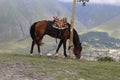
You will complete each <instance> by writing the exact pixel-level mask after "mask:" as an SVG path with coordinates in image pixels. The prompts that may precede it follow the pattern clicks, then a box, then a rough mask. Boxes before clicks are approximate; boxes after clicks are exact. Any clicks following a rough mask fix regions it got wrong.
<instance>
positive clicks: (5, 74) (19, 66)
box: [0, 62, 54, 80]
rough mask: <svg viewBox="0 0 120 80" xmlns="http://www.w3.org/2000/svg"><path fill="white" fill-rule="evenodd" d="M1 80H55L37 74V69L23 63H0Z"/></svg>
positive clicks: (42, 74)
mask: <svg viewBox="0 0 120 80" xmlns="http://www.w3.org/2000/svg"><path fill="white" fill-rule="evenodd" d="M0 80H54V79H53V78H50V77H47V76H46V75H45V74H44V73H37V72H36V69H35V67H32V66H30V65H27V66H26V65H25V64H24V63H22V62H2V63H0Z"/></svg>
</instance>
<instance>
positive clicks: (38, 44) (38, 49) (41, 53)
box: [37, 44, 42, 56]
mask: <svg viewBox="0 0 120 80" xmlns="http://www.w3.org/2000/svg"><path fill="white" fill-rule="evenodd" d="M37 46H38V53H39V55H40V56H41V55H42V53H41V52H40V44H37Z"/></svg>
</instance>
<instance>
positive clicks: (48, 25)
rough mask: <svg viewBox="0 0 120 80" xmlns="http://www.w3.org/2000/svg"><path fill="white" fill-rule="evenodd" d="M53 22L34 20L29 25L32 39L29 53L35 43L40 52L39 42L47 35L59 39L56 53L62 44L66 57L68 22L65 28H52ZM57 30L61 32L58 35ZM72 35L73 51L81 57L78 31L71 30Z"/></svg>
mask: <svg viewBox="0 0 120 80" xmlns="http://www.w3.org/2000/svg"><path fill="white" fill-rule="evenodd" d="M53 24H54V21H47V20H43V21H38V22H35V23H34V24H33V25H32V26H31V28H30V35H31V38H32V40H33V41H32V45H31V50H30V53H31V54H32V53H33V48H34V45H35V44H37V46H38V52H39V53H40V44H41V41H42V38H43V37H44V35H49V36H51V37H54V38H59V39H60V42H59V45H58V48H57V50H56V53H57V52H58V50H59V48H60V47H61V45H62V44H63V48H64V56H65V57H67V54H66V41H67V39H69V38H70V24H69V23H67V25H68V28H65V29H57V28H54V27H53ZM59 32H62V33H61V34H60V35H58V34H59ZM73 36H74V37H73V44H74V49H73V51H74V54H75V56H76V58H78V59H79V58H80V57H81V51H82V46H81V43H80V40H79V36H78V33H77V32H76V30H75V29H74V30H73ZM40 55H41V53H40Z"/></svg>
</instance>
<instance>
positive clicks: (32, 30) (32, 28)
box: [30, 22, 36, 39]
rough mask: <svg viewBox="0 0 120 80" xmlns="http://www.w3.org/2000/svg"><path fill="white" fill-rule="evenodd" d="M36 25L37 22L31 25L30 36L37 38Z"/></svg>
mask: <svg viewBox="0 0 120 80" xmlns="http://www.w3.org/2000/svg"><path fill="white" fill-rule="evenodd" d="M35 25H36V22H35V23H34V24H32V26H31V27H30V36H31V38H32V39H34V38H35Z"/></svg>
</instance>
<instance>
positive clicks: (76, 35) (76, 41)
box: [67, 23, 81, 48]
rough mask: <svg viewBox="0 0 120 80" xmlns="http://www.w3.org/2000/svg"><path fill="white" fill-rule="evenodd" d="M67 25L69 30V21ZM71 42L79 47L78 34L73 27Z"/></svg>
mask: <svg viewBox="0 0 120 80" xmlns="http://www.w3.org/2000/svg"><path fill="white" fill-rule="evenodd" d="M67 25H68V28H69V31H70V26H71V25H70V24H69V23H68V24H67ZM73 44H74V47H76V48H79V47H80V46H81V42H80V39H79V35H78V33H77V31H76V30H75V29H73Z"/></svg>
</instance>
